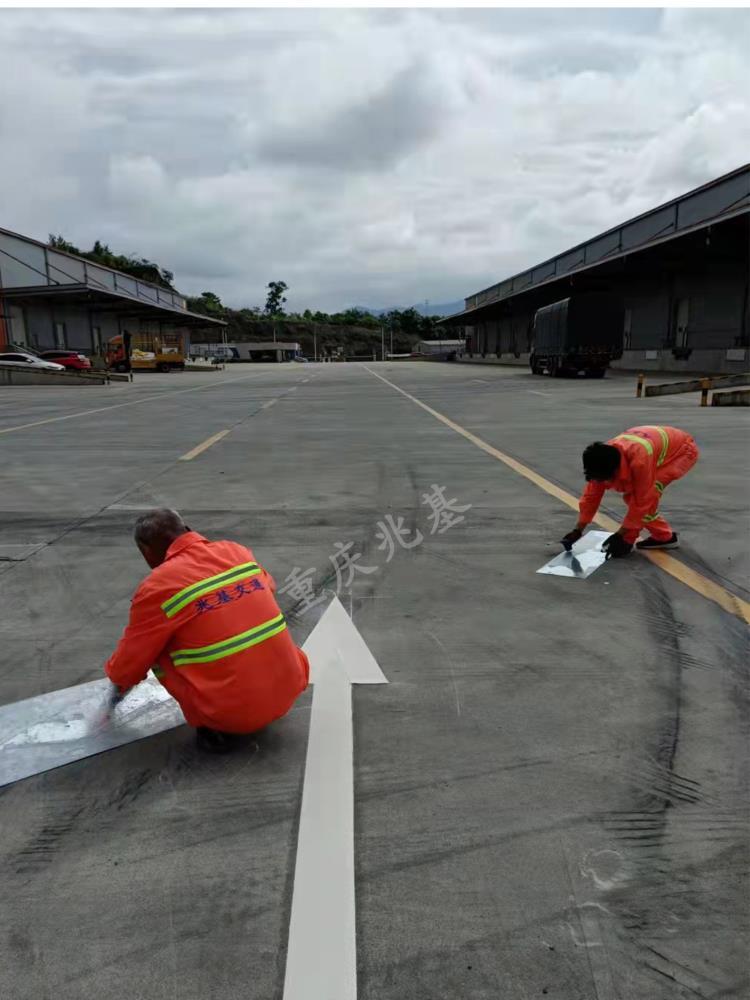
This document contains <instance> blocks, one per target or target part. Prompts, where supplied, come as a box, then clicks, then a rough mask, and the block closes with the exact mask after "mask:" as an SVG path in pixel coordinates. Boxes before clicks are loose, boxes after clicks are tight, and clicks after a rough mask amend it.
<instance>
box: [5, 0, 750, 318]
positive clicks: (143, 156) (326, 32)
mask: <svg viewBox="0 0 750 1000" xmlns="http://www.w3.org/2000/svg"><path fill="white" fill-rule="evenodd" d="M748 52H750V11H748V10H742V9H736V10H731V9H730V10H726V9H725V10H709V9H705V10H700V9H690V10H677V9H669V10H664V11H660V10H654V9H651V10H648V9H623V10H617V9H601V10H596V9H578V10H564V9H560V8H556V9H536V10H529V9H507V10H502V9H500V10H489V9H483V10H473V11H467V10H461V9H455V10H448V9H442V10H441V9H414V10H408V9H404V10H387V9H380V10H378V9H371V10H347V9H329V10H309V9H308V10H278V9H275V10H272V9H268V10H266V9H263V10H241V9H231V10H228V9H226V10H225V9H210V10H200V9H181V10H165V9H159V10H156V9H153V10H148V9H119V10H86V9H76V10H62V9H57V10H55V9H35V10H23V9H3V10H0V65H2V67H3V69H2V74H0V150H2V153H1V154H0V226H2V227H3V228H6V229H12V230H15V231H17V232H21V233H23V234H25V235H28V236H32V237H35V238H39V239H46V237H47V234H48V233H51V232H54V233H62V234H63V235H64V236H65V237H66V238H67V239H69V240H70V241H72V242H73V243H75V244H77V245H78V246H81V247H82V248H87V247H90V246H91V245H92V244H93V242H94V240H95V239H100V240H103V241H104V242H107V243H109V244H110V246H111V247H112V249H113V250H115V251H117V252H124V253H134V254H136V255H138V256H145V257H148V258H149V259H152V260H155V261H156V262H158V263H159V264H160V265H162V266H164V267H167V268H168V269H170V270H172V271H174V272H175V284H176V286H177V287H178V288H179V289H180V290H181V291H183V292H186V293H188V294H199V293H200V292H202V291H204V290H211V291H214V292H216V293H217V294H219V295H220V296H221V297H222V299H223V300H224V301H225V302H226V303H227V304H229V305H232V306H235V307H239V306H243V305H248V306H252V305H260V306H262V305H263V304H264V301H265V286H266V284H267V283H268V282H269V281H271V280H283V281H286V282H287V284H288V285H289V289H290V291H289V293H288V300H289V301H288V306H287V308H291V309H295V310H297V309H299V310H302V309H304V308H307V307H309V308H312V309H324V310H328V311H333V310H336V309H339V308H346V307H347V306H351V305H365V306H370V307H390V306H406V305H410V304H414V303H424V302H425V301H428V302H432V303H443V302H449V301H454V300H457V299H462V298H463V297H465V296H466V295H469V294H471V293H472V292H475V291H477V290H478V289H480V288H483V287H486V286H488V285H490V284H493V283H495V282H497V281H499V280H501V279H503V278H505V277H507V276H509V275H510V274H513V273H515V272H517V271H520V270H523V269H524V268H526V267H527V266H530V265H532V264H535V263H538V262H539V261H541V260H543V259H545V258H547V257H550V256H552V255H553V254H555V253H558V252H559V251H562V250H564V249H566V248H567V247H570V246H572V245H574V244H575V243H577V242H580V241H581V240H583V239H586V238H588V237H590V236H593V235H596V234H597V233H598V232H600V231H602V230H603V229H606V228H608V227H610V226H614V225H616V224H618V223H620V222H623V221H625V220H626V219H628V218H630V217H632V216H633V215H636V214H638V213H639V212H643V211H646V210H647V209H649V208H651V207H653V206H655V205H657V204H659V203H660V202H662V201H665V200H668V199H669V198H672V197H674V196H676V195H679V194H682V193H684V192H685V191H688V190H690V189H691V188H693V187H695V186H697V185H699V184H702V183H704V182H705V181H708V180H711V179H712V178H713V177H716V176H718V175H720V174H721V173H724V172H726V171H728V170H732V169H734V168H735V167H738V166H740V165H741V164H743V163H745V162H747V161H748V160H750V59H748V56H747V53H748Z"/></svg>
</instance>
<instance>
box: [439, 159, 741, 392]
mask: <svg viewBox="0 0 750 1000" xmlns="http://www.w3.org/2000/svg"><path fill="white" fill-rule="evenodd" d="M749 283H750V164H748V165H745V166H743V167H740V168H739V169H738V170H734V171H732V172H731V173H729V174H725V175H724V176H723V177H719V178H717V179H716V180H714V181H711V182H710V183H708V184H704V185H703V186H702V187H699V188H696V189H695V190H694V191H690V192H688V193H687V194H684V195H682V196H681V197H679V198H675V199H674V200H673V201H670V202H668V203H667V204H665V205H660V206H659V207H658V208H654V209H652V210H651V211H650V212H645V213H644V214H643V215H639V216H638V217H637V218H635V219H631V220H630V221H629V222H625V223H623V224H622V225H620V226H617V227H616V228H614V229H610V230H608V231H607V232H605V233H602V234H601V235H599V236H595V237H594V238H593V239H590V240H587V241H586V242H585V243H581V244H579V245H578V246H575V247H572V248H571V249H570V250H566V251H565V252H564V253H561V254H558V255H557V256H556V257H552V258H550V259H549V260H546V261H542V262H541V263H539V264H537V265H536V266H534V267H532V268H529V269H528V270H526V271H523V272H522V273H520V274H516V275H513V276H512V277H510V278H506V279H505V280H503V281H501V282H499V283H498V284H496V285H492V286H491V287H490V288H485V289H484V290H482V291H480V292H476V293H475V294H474V295H470V296H469V297H468V298H467V299H466V301H465V308H464V310H463V312H461V313H458V314H456V315H454V316H450V317H448V318H447V319H446V320H444V321H443V322H444V324H445V325H447V326H448V327H449V328H451V329H453V330H458V329H461V330H462V331H463V335H464V336H465V338H466V351H465V353H464V354H463V355H462V357H461V358H460V360H462V361H476V362H485V363H488V362H489V363H502V364H509V363H510V364H514V363H516V364H526V363H527V362H528V358H529V352H530V348H531V343H532V333H533V321H534V313H535V312H536V310H537V309H539V308H540V307H541V306H544V305H549V304H550V303H552V302H557V301H559V300H561V299H565V298H567V297H569V296H571V295H574V294H581V295H583V294H586V293H587V292H594V291H596V292H603V291H606V292H610V293H613V294H616V295H617V296H618V297H620V298H621V300H622V304H623V307H624V309H623V317H624V319H623V330H622V338H623V355H622V358H621V359H620V360H619V361H617V362H615V363H614V367H620V368H626V369H638V370H663V371H715V372H741V371H747V370H748V368H750V359H749V357H748V346H749V337H750V315H749V313H750V288H749Z"/></svg>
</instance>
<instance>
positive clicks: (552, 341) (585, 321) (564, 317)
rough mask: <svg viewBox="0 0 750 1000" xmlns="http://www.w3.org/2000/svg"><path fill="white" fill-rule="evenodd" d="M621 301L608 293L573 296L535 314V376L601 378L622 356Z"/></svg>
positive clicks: (532, 358)
mask: <svg viewBox="0 0 750 1000" xmlns="http://www.w3.org/2000/svg"><path fill="white" fill-rule="evenodd" d="M623 319H624V312H623V306H622V302H621V301H620V300H619V299H618V298H617V297H616V296H612V295H607V294H600V293H591V294H588V295H585V294H582V295H573V296H570V298H567V299H561V300H560V301H559V302H553V303H552V304H551V305H548V306H542V308H541V309H537V311H536V313H535V315H534V333H533V344H532V349H531V357H530V359H529V364H530V366H531V371H532V372H533V373H534V375H543V374H544V373H545V372H546V373H547V374H548V375H552V376H557V377H560V376H564V375H578V374H579V373H581V372H583V373H584V374H585V375H586V376H587V377H588V378H603V377H604V373H605V372H606V371H607V368H608V367H609V365H610V363H611V362H612V361H614V360H616V359H617V358H621V357H622V338H623Z"/></svg>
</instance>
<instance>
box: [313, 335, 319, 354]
mask: <svg viewBox="0 0 750 1000" xmlns="http://www.w3.org/2000/svg"><path fill="white" fill-rule="evenodd" d="M317 360H318V335H317V333H316V332H315V330H313V361H317Z"/></svg>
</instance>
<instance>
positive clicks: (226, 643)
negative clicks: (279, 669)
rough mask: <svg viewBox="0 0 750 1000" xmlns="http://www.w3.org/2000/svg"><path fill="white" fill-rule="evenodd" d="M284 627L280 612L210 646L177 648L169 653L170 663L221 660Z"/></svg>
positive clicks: (185, 665)
mask: <svg viewBox="0 0 750 1000" xmlns="http://www.w3.org/2000/svg"><path fill="white" fill-rule="evenodd" d="M285 628H286V620H285V618H284V616H283V615H282V614H279V615H277V616H276V617H275V618H271V619H269V621H267V622H262V623H261V624H260V625H256V626H255V627H254V628H250V629H248V630H247V631H246V632H240V633H239V634H238V635H232V636H230V637H229V638H228V639H222V641H221V642H214V643H212V644H211V645H210V646H199V647H198V648H196V649H178V650H175V652H174V653H171V654H170V655H171V657H172V663H174V665H175V666H176V667H187V666H190V665H191V664H193V663H213V662H214V661H215V660H223V659H224V657H225V656H233V655H234V654H235V653H241V652H242V651H243V650H245V649H249V648H250V647H251V646H257V645H258V643H261V642H265V640H266V639H270V638H272V636H274V635H278V634H279V632H283V631H284V629H285Z"/></svg>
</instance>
